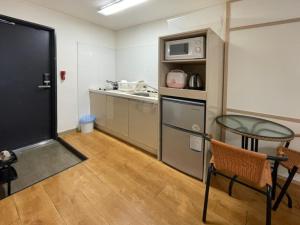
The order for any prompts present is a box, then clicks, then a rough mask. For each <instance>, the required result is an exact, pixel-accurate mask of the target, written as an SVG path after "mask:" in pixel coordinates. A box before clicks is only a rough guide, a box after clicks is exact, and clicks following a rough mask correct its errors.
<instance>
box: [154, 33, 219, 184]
mask: <svg viewBox="0 0 300 225" xmlns="http://www.w3.org/2000/svg"><path fill="white" fill-rule="evenodd" d="M199 36H205V40H206V46H205V47H206V49H205V50H206V54H205V55H206V58H204V59H192V60H165V42H166V41H173V40H180V39H186V38H193V37H199ZM223 55H224V42H223V40H222V39H221V38H220V37H219V36H218V35H217V34H216V33H215V32H214V31H212V30H211V29H210V28H207V29H202V30H196V31H191V32H185V33H179V34H174V35H168V36H163V37H160V38H159V61H158V63H159V74H158V81H159V97H160V99H161V97H162V96H170V97H177V98H185V99H194V100H202V101H205V102H206V121H205V123H206V126H205V127H206V130H205V132H206V133H208V134H212V135H213V136H214V138H217V139H218V138H220V134H221V132H220V128H219V127H218V126H217V125H216V123H215V118H216V117H217V116H218V115H220V114H222V93H223ZM173 69H181V70H183V71H185V72H186V73H188V72H192V73H199V74H200V75H201V79H202V81H203V83H204V89H203V90H191V89H175V88H169V87H167V86H166V76H167V74H168V72H169V71H170V70H173ZM160 105H161V104H159V106H160ZM159 111H161V110H159ZM160 121H161V115H160ZM208 152H209V145H207V144H206V145H205V154H204V158H205V159H204V161H205V162H204V171H206V168H207V164H208V159H209V156H208V155H209V153H208ZM159 153H160V154H159V155H158V158H159V159H161V148H160V151H159ZM205 175H206V174H204V180H205V179H206V176H205Z"/></svg>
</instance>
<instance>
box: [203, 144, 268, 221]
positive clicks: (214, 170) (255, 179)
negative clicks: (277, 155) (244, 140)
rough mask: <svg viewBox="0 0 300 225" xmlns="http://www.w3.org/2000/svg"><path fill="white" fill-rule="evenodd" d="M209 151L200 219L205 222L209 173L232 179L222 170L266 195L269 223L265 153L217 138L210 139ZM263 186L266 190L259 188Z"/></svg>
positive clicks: (266, 158)
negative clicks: (210, 154) (236, 145)
mask: <svg viewBox="0 0 300 225" xmlns="http://www.w3.org/2000/svg"><path fill="white" fill-rule="evenodd" d="M211 151H212V159H211V164H210V166H209V168H208V174H207V181H206V190H205V200H204V207H203V216H202V221H203V222H204V223H206V214H207V207H208V196H209V188H210V182H211V175H212V174H220V175H223V176H225V177H227V178H229V179H232V178H231V177H230V176H226V175H224V174H223V173H221V171H222V172H227V173H230V174H233V175H236V176H238V177H239V178H242V179H244V180H246V181H247V182H249V183H251V185H249V184H245V183H243V182H241V181H238V180H235V182H238V183H240V184H243V185H245V186H247V187H250V188H252V189H255V190H257V191H259V192H261V193H264V194H265V195H266V208H267V211H266V224H267V225H271V211H272V176H271V167H270V163H269V161H268V156H267V155H266V154H262V153H257V152H252V151H247V150H245V149H242V148H238V147H234V146H231V145H228V144H225V143H223V142H220V141H217V140H211ZM252 185H253V186H252ZM264 187H266V190H267V191H262V190H261V188H264Z"/></svg>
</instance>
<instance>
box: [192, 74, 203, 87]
mask: <svg viewBox="0 0 300 225" xmlns="http://www.w3.org/2000/svg"><path fill="white" fill-rule="evenodd" d="M188 87H189V89H195V90H201V89H203V88H204V85H203V81H202V79H201V76H200V74H198V73H194V74H191V75H190V79H189V84H188Z"/></svg>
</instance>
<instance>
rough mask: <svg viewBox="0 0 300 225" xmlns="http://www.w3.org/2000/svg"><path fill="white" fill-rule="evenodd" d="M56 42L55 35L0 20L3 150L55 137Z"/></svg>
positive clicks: (0, 140) (0, 146)
mask: <svg viewBox="0 0 300 225" xmlns="http://www.w3.org/2000/svg"><path fill="white" fill-rule="evenodd" d="M53 42H54V31H51V30H48V29H45V28H44V27H42V26H38V25H35V24H30V23H27V22H23V21H19V20H13V19H11V18H5V17H4V18H3V17H0V150H1V149H17V148H20V147H24V146H28V145H32V144H35V143H38V142H41V141H44V140H48V139H51V138H53V134H54V133H56V131H54V129H56V124H55V123H56V121H54V120H56V112H55V110H56V107H55V105H54V103H56V101H55V93H54V92H55V77H54V76H55V72H54V67H55V65H54V59H55V57H54V52H55V51H54V49H53V48H54V45H53V44H54V43H53ZM54 114H55V115H54Z"/></svg>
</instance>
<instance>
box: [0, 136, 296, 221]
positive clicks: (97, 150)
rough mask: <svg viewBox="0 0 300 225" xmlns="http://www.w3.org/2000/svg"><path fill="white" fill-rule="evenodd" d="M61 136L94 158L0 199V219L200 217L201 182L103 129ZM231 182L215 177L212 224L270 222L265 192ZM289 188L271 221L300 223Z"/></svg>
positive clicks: (202, 188) (179, 219)
mask: <svg viewBox="0 0 300 225" xmlns="http://www.w3.org/2000/svg"><path fill="white" fill-rule="evenodd" d="M63 138H64V139H65V140H66V141H68V142H69V143H70V144H72V145H73V146H74V147H76V148H77V149H78V150H80V151H81V152H82V153H84V154H85V155H86V156H87V157H89V159H88V160H86V161H85V162H83V163H81V164H79V165H77V166H75V167H72V168H70V169H68V170H66V171H64V172H62V173H60V174H58V175H56V176H53V177H51V178H49V179H47V180H44V181H42V182H40V183H38V184H36V185H34V186H32V187H30V188H27V189H25V190H24V191H21V192H19V193H16V194H14V195H12V196H10V197H9V198H6V199H4V200H2V201H0V224H1V225H29V224H30V225H47V224H51V225H52V224H53V225H54V224H65V225H102V224H103V225H154V224H155V225H168V224H170V225H194V224H195V225H196V224H202V223H201V217H202V216H201V213H202V205H203V194H204V184H203V183H202V182H200V181H197V180H195V179H193V178H190V177H188V176H186V175H184V174H182V173H180V172H177V171H176V170H174V169H172V168H170V167H168V166H166V165H164V164H163V163H161V162H159V161H157V160H156V159H154V158H153V157H151V156H148V155H147V154H144V153H142V152H140V151H138V150H137V149H135V148H134V147H132V146H129V145H127V144H124V143H122V142H120V141H118V140H116V139H113V138H111V137H109V136H107V135H105V134H102V133H100V132H97V131H95V132H94V133H91V134H87V135H82V134H79V133H74V134H69V135H65V136H64V137H63ZM227 183H228V182H227V181H225V180H223V178H221V177H219V176H217V177H214V178H213V186H214V188H212V189H211V194H210V200H209V209H208V224H215V225H223V224H224V225H260V224H265V201H264V198H263V196H262V195H261V194H257V193H255V192H253V191H252V190H248V189H246V188H244V187H242V186H239V185H236V186H235V187H234V195H233V197H229V196H228V195H227V194H226V193H225V192H224V191H223V190H225V189H226V188H227ZM291 194H292V195H293V199H295V200H298V201H295V202H294V208H293V209H288V208H287V207H286V205H285V204H282V205H281V207H280V208H279V209H278V211H277V212H275V213H274V214H273V225H297V224H299V225H300V199H299V196H300V190H299V187H293V188H292V190H291Z"/></svg>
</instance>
